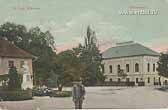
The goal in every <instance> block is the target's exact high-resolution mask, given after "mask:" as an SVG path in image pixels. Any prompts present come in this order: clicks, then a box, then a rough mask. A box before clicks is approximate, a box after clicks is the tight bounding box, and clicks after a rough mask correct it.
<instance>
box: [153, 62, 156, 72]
mask: <svg viewBox="0 0 168 110" xmlns="http://www.w3.org/2000/svg"><path fill="white" fill-rule="evenodd" d="M155 70H156V67H155V64H153V72H155Z"/></svg>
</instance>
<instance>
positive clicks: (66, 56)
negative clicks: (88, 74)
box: [55, 50, 83, 85]
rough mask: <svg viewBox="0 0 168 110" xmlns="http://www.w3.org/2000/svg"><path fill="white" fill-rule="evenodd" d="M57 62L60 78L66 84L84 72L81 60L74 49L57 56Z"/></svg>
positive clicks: (60, 81)
mask: <svg viewBox="0 0 168 110" xmlns="http://www.w3.org/2000/svg"><path fill="white" fill-rule="evenodd" d="M55 59H56V60H55V64H56V65H57V66H59V68H60V69H59V70H57V71H59V72H58V75H59V77H58V80H59V83H62V84H64V85H67V84H70V83H71V82H72V81H73V80H77V79H79V78H80V75H81V73H82V72H83V70H82V69H83V68H82V65H81V63H80V60H79V59H78V58H77V56H76V54H75V52H74V51H73V50H66V51H64V52H61V53H59V54H58V55H57V57H56V58H55Z"/></svg>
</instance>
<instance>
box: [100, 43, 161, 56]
mask: <svg viewBox="0 0 168 110" xmlns="http://www.w3.org/2000/svg"><path fill="white" fill-rule="evenodd" d="M131 56H160V54H159V53H158V52H155V51H154V50H151V49H150V48H147V47H145V46H143V45H141V44H138V43H132V44H128V45H121V46H116V47H111V48H109V49H107V50H106V51H105V52H103V53H102V57H103V59H109V58H120V57H131Z"/></svg>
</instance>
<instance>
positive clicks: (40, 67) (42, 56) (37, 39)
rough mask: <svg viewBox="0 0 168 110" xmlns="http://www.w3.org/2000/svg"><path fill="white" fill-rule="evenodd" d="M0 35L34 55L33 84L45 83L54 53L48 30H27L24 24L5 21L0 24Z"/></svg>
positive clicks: (51, 68)
mask: <svg viewBox="0 0 168 110" xmlns="http://www.w3.org/2000/svg"><path fill="white" fill-rule="evenodd" d="M0 37H6V38H7V39H8V40H9V41H12V42H14V44H15V45H16V46H18V47H19V48H21V49H24V50H26V51H27V52H29V53H31V54H32V55H34V56H35V57H36V60H33V72H34V84H38V85H42V84H46V83H47V79H48V78H49V77H50V73H51V72H52V71H53V61H52V60H53V57H54V56H55V54H56V53H55V50H54V48H53V47H54V46H53V45H54V37H53V36H52V35H51V34H50V32H49V31H46V32H42V31H41V30H40V28H39V27H34V28H31V29H29V30H28V29H27V28H26V27H25V26H24V25H20V24H15V23H10V22H7V23H5V24H2V25H1V26H0Z"/></svg>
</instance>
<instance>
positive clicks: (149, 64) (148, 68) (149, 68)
mask: <svg viewBox="0 0 168 110" xmlns="http://www.w3.org/2000/svg"><path fill="white" fill-rule="evenodd" d="M148 72H150V64H149V63H148Z"/></svg>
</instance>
